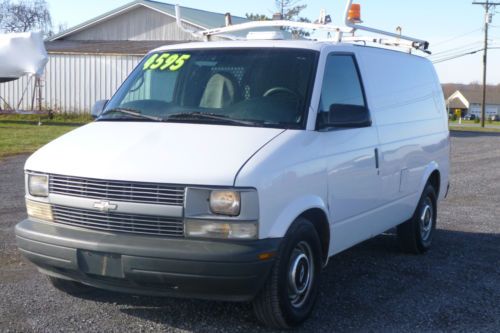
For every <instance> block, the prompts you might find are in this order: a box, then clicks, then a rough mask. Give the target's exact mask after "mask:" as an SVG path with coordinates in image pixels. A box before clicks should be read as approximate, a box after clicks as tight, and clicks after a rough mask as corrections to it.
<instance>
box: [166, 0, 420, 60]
mask: <svg viewBox="0 0 500 333" xmlns="http://www.w3.org/2000/svg"><path fill="white" fill-rule="evenodd" d="M352 1H353V0H347V4H346V7H345V12H344V24H345V25H344V26H334V25H332V24H328V23H327V22H329V21H324V22H321V21H320V23H308V22H294V21H287V20H273V21H254V22H246V23H241V24H234V25H232V24H227V23H226V26H225V27H221V28H214V29H207V30H201V31H194V30H190V29H188V28H186V27H184V26H183V25H182V20H181V12H180V7H179V6H178V5H176V6H175V15H176V19H177V25H178V26H179V27H180V28H181V29H182V30H183V31H185V32H187V33H190V34H191V35H192V36H194V37H195V38H198V39H203V40H205V41H210V40H211V39H212V37H213V36H220V37H224V38H228V39H233V40H234V39H244V38H239V37H236V36H232V35H231V33H233V32H237V31H244V30H248V31H251V30H252V29H258V28H265V27H269V28H272V27H289V28H297V29H307V30H318V31H326V32H330V33H335V38H334V41H336V42H365V43H367V42H372V43H378V44H383V45H389V46H402V47H408V48H410V50H411V49H416V50H420V51H423V52H426V53H430V52H429V51H428V48H429V42H427V41H425V40H422V39H417V38H413V37H409V36H404V35H401V34H398V33H394V32H389V31H384V30H379V29H375V28H370V27H366V26H363V25H360V24H357V23H356V22H353V21H352V20H350V18H349V12H350V9H351V6H352ZM227 15H228V14H226V22H227V21H228V20H227V17H228V16H227ZM357 30H360V31H366V32H370V33H373V34H377V35H382V36H386V37H390V39H388V38H376V37H357V36H354V33H355V32H356V31H357ZM345 34H351V36H345Z"/></svg>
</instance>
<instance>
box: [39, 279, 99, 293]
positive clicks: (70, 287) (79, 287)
mask: <svg viewBox="0 0 500 333" xmlns="http://www.w3.org/2000/svg"><path fill="white" fill-rule="evenodd" d="M48 278H49V281H50V283H51V284H52V285H53V286H54V287H55V288H56V289H58V290H60V291H62V292H65V293H67V294H70V295H73V296H78V295H85V294H89V293H91V292H93V291H95V290H96V289H95V288H93V287H91V286H87V285H85V284H83V283H79V282H76V281H72V280H65V279H61V278H56V277H53V276H49V277H48Z"/></svg>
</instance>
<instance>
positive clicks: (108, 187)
mask: <svg viewBox="0 0 500 333" xmlns="http://www.w3.org/2000/svg"><path fill="white" fill-rule="evenodd" d="M49 179H50V181H49V191H50V193H55V194H63V195H69V196H76V197H83V198H93V199H99V200H115V201H126V202H138V203H151V204H162V205H172V206H182V205H183V203H184V190H185V188H184V186H175V185H165V184H155V183H139V182H124V181H115V180H101V179H91V178H79V177H68V176H60V175H50V177H49Z"/></svg>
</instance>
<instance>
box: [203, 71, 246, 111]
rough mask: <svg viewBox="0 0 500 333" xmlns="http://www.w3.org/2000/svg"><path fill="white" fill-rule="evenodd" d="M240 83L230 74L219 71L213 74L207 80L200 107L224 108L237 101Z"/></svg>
mask: <svg viewBox="0 0 500 333" xmlns="http://www.w3.org/2000/svg"><path fill="white" fill-rule="evenodd" d="M237 89H238V83H237V82H236V80H235V79H234V78H233V77H232V76H231V75H230V74H229V73H224V72H219V73H215V74H213V75H212V76H211V77H210V79H209V80H208V82H207V85H206V87H205V91H204V92H203V96H202V97H201V101H200V107H202V108H211V109H222V108H224V107H226V106H228V105H231V104H233V103H234V102H235V99H236V94H237Z"/></svg>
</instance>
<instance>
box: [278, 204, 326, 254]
mask: <svg viewBox="0 0 500 333" xmlns="http://www.w3.org/2000/svg"><path fill="white" fill-rule="evenodd" d="M299 217H303V218H305V219H307V220H308V221H310V222H311V223H312V224H313V226H314V228H315V229H316V232H317V233H318V236H319V238H320V241H321V250H322V257H323V263H325V264H326V262H327V261H328V257H329V253H330V242H331V230H330V222H329V219H328V209H327V206H326V204H325V202H324V201H323V199H321V198H320V197H317V196H306V197H302V198H300V199H297V200H295V201H293V202H290V203H289V205H288V206H287V207H286V208H285V209H284V211H283V212H282V213H281V214H280V216H279V217H278V219H277V220H276V223H274V225H273V227H272V229H271V231H270V237H284V236H285V235H286V233H287V232H288V230H290V228H291V227H292V225H293V223H294V222H295V221H296V220H297V218H299Z"/></svg>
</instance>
